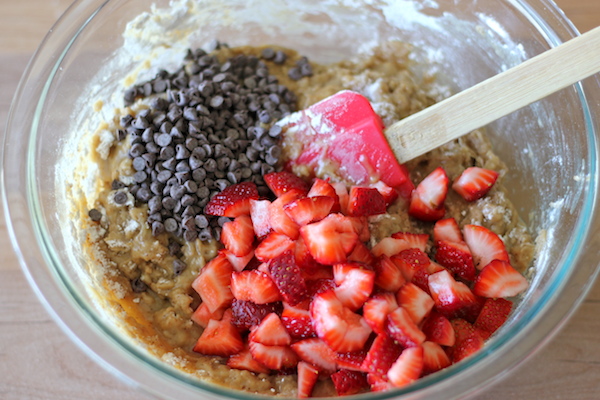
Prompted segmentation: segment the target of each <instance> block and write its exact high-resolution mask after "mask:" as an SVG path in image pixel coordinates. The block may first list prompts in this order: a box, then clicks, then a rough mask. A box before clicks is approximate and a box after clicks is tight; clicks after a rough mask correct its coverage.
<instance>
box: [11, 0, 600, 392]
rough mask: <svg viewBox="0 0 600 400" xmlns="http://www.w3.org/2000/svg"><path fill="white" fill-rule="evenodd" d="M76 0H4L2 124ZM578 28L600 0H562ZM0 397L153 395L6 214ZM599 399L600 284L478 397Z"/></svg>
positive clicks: (590, 22)
mask: <svg viewBox="0 0 600 400" xmlns="http://www.w3.org/2000/svg"><path fill="white" fill-rule="evenodd" d="M70 2H71V1H70V0H25V1H23V0H22V1H12V0H0V66H1V71H2V74H0V93H2V95H3V96H2V97H1V98H0V127H1V128H0V129H1V132H4V129H5V124H6V117H7V114H8V109H9V106H10V101H11V99H12V96H13V93H14V91H15V89H16V86H17V83H18V80H19V78H20V76H21V74H22V72H23V70H24V68H25V66H26V63H27V62H28V60H29V58H30V56H31V55H32V53H33V52H34V50H35V48H36V47H37V45H38V44H39V43H40V42H41V40H42V38H43V37H44V35H45V33H46V32H47V31H48V29H49V28H50V27H51V25H52V24H53V23H54V21H55V20H56V19H57V18H58V17H59V16H60V15H61V14H62V12H63V11H64V10H65V9H66V8H67V7H68V5H69V4H70ZM556 2H557V3H558V4H559V6H561V7H562V9H563V10H564V11H565V13H566V15H567V16H568V17H569V18H570V19H571V20H572V21H573V22H574V24H575V25H576V26H577V27H578V28H579V30H580V31H582V32H584V31H587V30H589V29H591V28H593V27H595V26H598V25H600V1H599V0H557V1H556ZM0 243H1V245H0V249H1V251H0V399H3V400H26V399H49V400H58V399H89V400H96V399H98V400H99V399H110V398H114V399H119V400H128V399H132V400H133V399H135V400H142V399H148V398H149V397H148V396H147V395H146V394H144V393H141V392H139V391H138V390H136V389H134V388H131V387H128V386H126V385H125V384H124V383H122V382H121V381H120V380H119V379H117V378H116V377H114V376H112V375H111V374H109V373H108V372H106V371H105V370H103V369H102V368H101V367H99V366H98V365H97V364H96V363H95V362H94V361H92V360H91V359H90V358H89V357H87V356H86V355H85V354H84V353H83V352H82V351H81V350H80V349H79V348H78V347H77V346H76V345H75V344H73V343H72V342H71V340H70V339H69V338H68V337H67V336H66V335H65V334H64V333H63V332H62V331H61V329H59V327H58V326H57V324H56V323H55V322H54V321H53V320H52V319H51V317H50V316H49V314H48V313H47V312H46V311H45V310H44V308H43V307H42V306H41V304H40V302H39V301H38V299H37V297H36V296H35V294H34V292H33V290H32V289H31V288H30V287H29V285H28V284H27V281H26V279H25V277H24V275H23V273H22V271H21V269H20V267H19V264H18V262H17V259H16V257H15V255H14V253H13V250H12V247H11V245H10V241H9V238H8V233H7V229H6V222H5V218H4V216H2V217H0ZM477 398H478V399H485V400H499V399H537V398H539V399H544V400H551V399H590V400H592V399H600V282H597V283H596V285H595V286H594V288H593V289H592V290H591V292H590V293H589V295H588V296H587V298H586V299H585V301H584V302H583V303H582V305H581V307H580V308H579V309H578V311H577V312H576V313H575V314H574V316H573V317H572V319H571V320H570V321H569V322H568V323H567V325H566V326H565V327H564V329H563V330H562V331H561V332H560V333H559V334H558V335H557V336H556V337H555V338H554V339H553V340H552V341H551V342H550V343H549V344H548V345H546V346H545V347H544V348H543V349H542V350H541V351H539V352H538V353H537V354H536V355H535V356H534V357H532V358H531V359H530V360H528V361H527V362H525V363H524V364H523V365H521V366H520V367H519V368H518V369H517V370H516V371H514V372H513V373H512V374H511V375H510V377H509V378H508V379H505V380H503V381H502V382H501V383H500V384H498V385H496V386H494V387H492V388H491V389H489V390H488V391H487V392H485V394H482V395H480V396H479V397H477Z"/></svg>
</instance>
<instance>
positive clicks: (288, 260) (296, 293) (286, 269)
mask: <svg viewBox="0 0 600 400" xmlns="http://www.w3.org/2000/svg"><path fill="white" fill-rule="evenodd" d="M269 274H270V275H271V279H273V282H275V285H276V286H277V289H279V293H281V296H282V297H283V299H284V301H285V302H287V303H288V304H290V305H292V306H295V305H296V304H298V303H300V302H301V301H303V300H304V299H306V298H307V296H308V291H307V289H306V282H305V281H304V278H302V273H301V271H300V267H298V265H296V259H295V257H294V252H293V250H287V251H285V252H284V253H282V254H281V255H279V256H277V257H276V258H274V259H272V260H271V261H270V262H269Z"/></svg>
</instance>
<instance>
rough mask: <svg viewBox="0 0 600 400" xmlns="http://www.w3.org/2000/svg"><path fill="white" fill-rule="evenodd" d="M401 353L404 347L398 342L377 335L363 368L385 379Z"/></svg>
mask: <svg viewBox="0 0 600 400" xmlns="http://www.w3.org/2000/svg"><path fill="white" fill-rule="evenodd" d="M400 353H402V346H401V345H400V344H399V343H398V342H396V341H395V340H394V339H392V338H391V337H389V336H388V335H386V334H381V335H377V337H376V338H375V340H374V341H373V344H372V345H371V348H370V349H369V351H368V352H367V356H366V357H365V361H364V362H363V364H362V366H361V368H362V370H363V371H366V372H369V373H372V374H374V375H376V376H382V377H385V376H386V375H387V373H388V371H389V369H390V367H391V366H392V365H393V364H394V362H395V361H396V359H398V356H400Z"/></svg>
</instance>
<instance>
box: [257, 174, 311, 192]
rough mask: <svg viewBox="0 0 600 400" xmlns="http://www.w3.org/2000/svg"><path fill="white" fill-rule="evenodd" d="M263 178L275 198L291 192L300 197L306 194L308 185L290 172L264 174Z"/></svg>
mask: <svg viewBox="0 0 600 400" xmlns="http://www.w3.org/2000/svg"><path fill="white" fill-rule="evenodd" d="M263 178H264V179H265V183H266V184H267V186H268V187H269V189H271V191H272V192H273V193H274V194H275V196H277V197H280V196H282V195H284V194H286V193H289V192H292V191H296V192H298V193H300V194H301V195H302V196H306V194H307V193H308V189H309V188H308V184H307V183H306V182H305V181H304V180H303V179H302V178H300V177H298V176H297V175H294V174H293V173H291V172H287V171H281V172H271V173H268V174H266V175H265V176H264V177H263Z"/></svg>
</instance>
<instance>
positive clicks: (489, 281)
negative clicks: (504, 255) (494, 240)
mask: <svg viewBox="0 0 600 400" xmlns="http://www.w3.org/2000/svg"><path fill="white" fill-rule="evenodd" d="M528 287H529V283H528V282H527V279H525V277H524V276H523V275H521V274H520V273H519V271H517V270H516V269H514V268H513V267H512V266H511V265H510V263H508V262H507V261H502V260H493V261H492V262H490V263H489V264H487V265H486V266H485V267H484V268H483V269H482V270H481V272H480V273H479V275H478V276H477V279H476V280H475V284H474V285H473V292H474V293H475V294H476V295H478V296H483V297H513V296H516V295H518V294H519V293H521V292H523V291H525V290H526V289H527V288H528Z"/></svg>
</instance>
